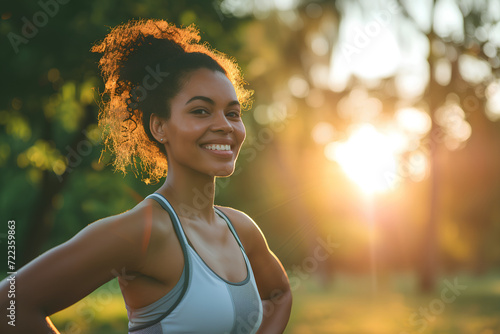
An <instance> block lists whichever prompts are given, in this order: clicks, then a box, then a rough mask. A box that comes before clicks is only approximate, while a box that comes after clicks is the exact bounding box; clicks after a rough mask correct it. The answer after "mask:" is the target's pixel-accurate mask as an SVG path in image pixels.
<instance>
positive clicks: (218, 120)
mask: <svg viewBox="0 0 500 334" xmlns="http://www.w3.org/2000/svg"><path fill="white" fill-rule="evenodd" d="M211 130H212V131H214V132H223V133H231V132H233V131H234V129H233V125H232V124H231V122H230V121H229V120H228V119H227V118H226V115H225V113H224V112H217V113H215V114H214V117H213V122H212V125H211Z"/></svg>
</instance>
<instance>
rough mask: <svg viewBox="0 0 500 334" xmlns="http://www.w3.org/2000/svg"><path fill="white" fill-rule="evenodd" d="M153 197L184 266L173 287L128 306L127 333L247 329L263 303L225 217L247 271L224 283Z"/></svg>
mask: <svg viewBox="0 0 500 334" xmlns="http://www.w3.org/2000/svg"><path fill="white" fill-rule="evenodd" d="M147 198H152V199H154V200H156V201H157V202H158V203H160V205H161V206H162V207H163V208H164V209H165V210H166V211H167V212H168V214H169V216H170V218H171V220H172V224H173V226H174V230H175V232H176V235H177V238H178V239H179V242H180V244H181V248H182V251H183V253H184V269H183V273H182V276H181V278H180V279H179V281H178V282H177V284H176V285H175V287H174V288H173V289H172V290H171V291H170V292H169V293H167V294H166V295H165V296H163V297H162V298H160V299H159V300H157V301H156V302H154V303H152V304H150V305H147V306H145V307H142V308H140V309H132V308H131V307H127V311H128V316H129V333H132V334H165V333H203V334H211V333H213V334H221V333H229V334H240V333H241V334H252V333H255V332H256V331H257V329H258V328H259V326H260V324H261V322H262V303H261V300H260V296H259V292H258V290H257V284H256V283H255V278H254V276H253V271H252V267H251V265H250V261H249V260H248V258H247V256H246V254H245V250H244V248H243V245H242V244H241V241H240V240H239V238H238V235H237V233H236V231H235V230H234V228H233V226H232V224H231V222H230V220H229V219H228V218H227V217H226V215H224V213H223V212H222V211H220V210H219V209H217V208H215V210H216V212H217V213H218V214H219V215H220V216H221V217H222V218H223V219H224V220H225V221H226V223H227V225H228V228H229V229H230V231H231V233H232V234H233V236H234V238H235V239H236V241H237V243H238V245H239V247H240V250H241V253H242V255H243V258H244V260H245V265H246V271H247V276H246V278H245V279H244V280H243V281H241V282H229V281H227V280H225V279H223V278H221V277H220V276H218V275H217V274H216V273H215V272H214V271H213V270H212V269H211V268H210V267H209V266H208V265H207V264H206V263H205V262H204V261H203V259H202V258H201V257H200V256H199V255H198V254H197V253H196V251H195V250H194V249H193V248H192V247H191V246H190V245H189V243H188V240H187V237H186V235H185V233H184V230H183V229H182V225H181V223H180V221H179V217H178V216H177V214H176V213H175V211H174V209H173V207H172V206H171V205H170V203H169V202H168V201H167V199H166V198H165V197H163V196H162V195H161V194H158V193H153V194H151V195H149V196H148V197H147Z"/></svg>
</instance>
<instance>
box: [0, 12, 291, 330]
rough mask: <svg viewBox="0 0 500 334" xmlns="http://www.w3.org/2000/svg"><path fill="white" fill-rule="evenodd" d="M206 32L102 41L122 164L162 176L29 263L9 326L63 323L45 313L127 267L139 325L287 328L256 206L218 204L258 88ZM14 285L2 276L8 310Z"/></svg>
mask: <svg viewBox="0 0 500 334" xmlns="http://www.w3.org/2000/svg"><path fill="white" fill-rule="evenodd" d="M199 40H200V38H199V34H198V32H197V31H196V29H195V28H194V27H192V26H190V27H187V28H183V29H180V28H177V27H175V26H173V25H169V24H168V23H167V22H165V21H161V20H148V21H131V22H129V23H127V24H124V25H121V26H118V27H116V28H115V29H113V30H112V31H111V32H110V33H109V34H108V36H107V37H106V38H105V39H104V41H102V42H101V43H100V44H98V45H96V46H94V48H93V51H95V52H100V53H103V55H102V58H101V60H100V66H101V69H102V73H103V77H104V79H105V84H106V86H105V87H106V88H105V94H106V95H107V96H108V97H109V98H108V99H107V100H106V101H105V102H104V105H103V108H102V110H101V114H100V115H99V125H100V126H101V128H102V130H103V135H104V139H105V144H106V146H107V147H109V148H110V149H111V150H112V151H113V152H114V154H115V156H116V157H115V160H114V164H115V167H116V168H117V169H118V170H122V171H125V168H126V167H127V166H128V165H133V166H135V164H137V163H139V164H142V166H143V170H145V171H146V172H145V173H146V175H145V176H144V181H145V182H148V183H149V182H151V181H156V180H158V179H159V178H161V177H163V176H165V175H166V180H165V182H164V183H163V185H162V186H161V187H160V188H159V189H158V190H156V191H155V192H154V193H153V194H151V195H149V196H148V197H146V199H144V200H143V201H142V202H140V203H139V204H138V205H137V206H135V207H134V208H132V209H131V210H129V211H126V212H124V213H121V214H119V215H116V216H111V217H107V218H104V219H101V220H98V221H96V222H94V223H93V224H91V225H89V226H87V227H86V228H84V229H83V230H82V231H81V232H79V233H78V234H77V235H76V236H75V237H73V238H72V239H71V240H69V241H67V242H66V243H64V244H62V245H60V246H58V247H55V248H54V249H52V250H50V251H48V252H47V253H45V254H43V255H42V256H40V257H38V258H37V259H35V260H34V261H32V262H31V263H29V264H28V265H26V266H25V267H23V268H22V269H21V270H19V272H18V273H17V277H16V287H17V289H16V301H15V302H16V305H17V308H16V319H17V321H16V326H15V327H11V326H9V325H7V321H5V320H4V321H2V322H1V325H0V326H2V327H0V329H1V332H2V333H4V332H6V331H8V332H9V333H10V332H13V333H15V332H16V330H17V332H19V333H28V332H29V333H47V332H48V331H49V332H51V333H57V330H56V329H55V328H54V327H53V326H52V324H51V322H50V319H49V318H48V316H49V315H51V314H53V313H55V312H58V311H59V310H62V309H64V308H66V307H68V306H69V305H71V304H73V303H75V302H76V301H78V300H79V299H81V298H83V297H85V296H86V295H87V294H89V293H90V292H92V291H93V290H94V289H96V288H97V287H99V286H100V285H102V284H104V283H106V282H107V281H109V280H111V279H113V278H114V277H115V276H116V275H117V273H119V275H118V280H119V283H120V287H121V291H122V293H123V297H124V300H125V304H126V307H127V312H128V316H129V332H130V333H137V334H140V333H184V332H186V333H187V332H189V333H218V334H220V333H256V332H258V333H282V332H283V330H284V328H285V327H286V324H287V321H288V318H289V315H290V309H291V300H292V297H291V292H290V288H289V284H288V279H287V277H286V273H285V271H284V270H283V268H282V266H281V264H280V262H279V260H278V259H277V258H276V257H275V256H274V255H273V253H272V252H271V251H270V250H269V248H268V247H267V244H266V241H265V239H264V237H263V235H262V233H261V231H260V230H259V228H258V227H257V225H256V224H255V223H254V222H253V221H252V219H251V218H249V217H248V216H247V215H245V214H244V213H242V212H240V211H237V210H234V209H231V208H227V207H216V206H214V205H213V202H214V189H215V188H214V184H215V183H214V182H215V178H216V177H226V176H229V175H231V174H232V172H233V170H234V166H235V161H236V158H237V156H238V152H239V150H240V147H241V144H242V143H243V140H244V139H245V127H244V125H243V123H242V120H241V109H242V108H245V107H248V105H249V101H250V97H251V92H250V91H248V90H246V89H245V88H244V87H243V85H244V82H243V79H242V77H241V74H240V72H239V69H238V67H237V65H236V63H235V62H234V61H233V60H232V59H230V58H228V57H227V56H225V55H223V54H221V53H219V52H217V51H214V50H211V49H210V48H209V47H208V46H207V45H206V44H200V43H199ZM167 165H168V174H167ZM201 196H203V198H202V200H200V197H201ZM207 203H208V204H207ZM7 291H8V282H6V281H5V280H4V281H3V282H2V283H1V286H0V296H1V297H0V298H1V299H2V309H4V310H5V308H4V307H8V303H9V301H8V300H7V299H6V298H7V297H6V296H7Z"/></svg>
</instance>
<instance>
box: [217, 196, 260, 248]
mask: <svg viewBox="0 0 500 334" xmlns="http://www.w3.org/2000/svg"><path fill="white" fill-rule="evenodd" d="M217 208H219V209H220V210H221V211H222V212H223V213H224V214H225V215H226V216H227V217H228V218H229V220H230V221H231V223H232V224H233V226H234V228H235V230H236V233H238V236H239V238H240V240H241V242H242V243H243V247H244V248H245V251H246V252H247V254H248V253H250V252H251V251H252V250H254V249H255V248H256V247H261V246H265V247H266V248H267V243H266V241H265V238H264V235H263V234H262V231H261V230H260V228H259V226H258V225H257V224H256V223H255V221H254V220H253V219H252V218H251V217H250V216H248V215H247V214H246V213H244V212H242V211H240V210H236V209H233V208H230V207H225V206H217Z"/></svg>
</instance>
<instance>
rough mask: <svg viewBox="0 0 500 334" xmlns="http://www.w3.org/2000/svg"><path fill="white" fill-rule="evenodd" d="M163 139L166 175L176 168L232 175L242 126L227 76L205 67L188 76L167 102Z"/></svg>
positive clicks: (210, 173)
mask: <svg viewBox="0 0 500 334" xmlns="http://www.w3.org/2000/svg"><path fill="white" fill-rule="evenodd" d="M165 137H166V143H165V148H166V150H167V156H168V165H169V173H170V172H175V170H176V169H177V168H179V167H183V168H188V169H191V170H193V171H196V172H199V173H203V174H207V175H210V176H229V175H231V174H232V173H233V171H234V165H235V162H236V158H237V157H238V153H239V151H240V148H241V144H242V143H243V141H244V140H245V126H244V125H243V122H242V120H241V110H240V104H239V102H238V98H237V96H236V92H235V90H234V87H233V85H232V83H231V81H230V80H229V79H228V78H227V77H226V75H224V74H223V73H221V72H218V71H212V70H209V69H205V68H201V69H197V70H194V71H193V72H191V73H190V74H188V76H187V79H186V81H185V82H184V84H183V86H182V88H181V90H180V91H179V93H178V94H177V95H176V96H175V97H174V98H173V99H172V100H171V101H170V118H169V119H168V120H167V121H166V123H165Z"/></svg>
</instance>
